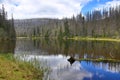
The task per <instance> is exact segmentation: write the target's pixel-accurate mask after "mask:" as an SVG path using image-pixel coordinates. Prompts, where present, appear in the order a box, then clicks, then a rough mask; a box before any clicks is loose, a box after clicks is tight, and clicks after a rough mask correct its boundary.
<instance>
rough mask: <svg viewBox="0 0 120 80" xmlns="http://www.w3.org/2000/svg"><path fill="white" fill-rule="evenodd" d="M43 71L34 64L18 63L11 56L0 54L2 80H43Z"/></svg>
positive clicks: (0, 78) (0, 75)
mask: <svg viewBox="0 0 120 80" xmlns="http://www.w3.org/2000/svg"><path fill="white" fill-rule="evenodd" d="M42 77H43V71H41V70H38V69H36V68H35V67H34V66H33V65H32V64H30V63H28V62H23V61H16V60H15V59H14V58H13V57H12V56H11V55H8V54H4V55H1V54H0V80H42Z"/></svg>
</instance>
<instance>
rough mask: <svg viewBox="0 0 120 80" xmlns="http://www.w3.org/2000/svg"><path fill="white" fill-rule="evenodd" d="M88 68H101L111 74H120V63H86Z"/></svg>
mask: <svg viewBox="0 0 120 80" xmlns="http://www.w3.org/2000/svg"><path fill="white" fill-rule="evenodd" d="M86 63H87V65H88V66H94V67H95V68H101V69H103V70H107V71H110V72H120V63H104V62H90V61H88V62H86Z"/></svg>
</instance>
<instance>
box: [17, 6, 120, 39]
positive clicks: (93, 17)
mask: <svg viewBox="0 0 120 80" xmlns="http://www.w3.org/2000/svg"><path fill="white" fill-rule="evenodd" d="M15 28H16V32H17V36H29V37H33V36H37V37H57V38H63V37H73V36H82V37H110V38H119V37H120V6H116V7H114V8H113V7H110V8H106V9H103V10H95V11H90V12H87V13H86V15H85V16H83V15H82V14H81V13H80V14H78V15H77V16H73V17H72V18H69V19H68V18H64V19H61V20H60V19H45V18H41V19H25V20H15Z"/></svg>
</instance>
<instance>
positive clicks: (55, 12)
mask: <svg viewBox="0 0 120 80" xmlns="http://www.w3.org/2000/svg"><path fill="white" fill-rule="evenodd" d="M2 4H4V6H5V9H6V11H7V12H8V13H9V14H8V18H11V14H12V13H13V14H14V18H15V19H25V18H60V19H61V18H64V17H68V18H70V17H72V16H73V15H75V16H76V15H77V14H79V13H80V12H82V13H83V14H85V13H86V12H87V11H92V10H95V9H102V8H108V7H110V6H112V7H114V6H116V5H120V0H0V5H2Z"/></svg>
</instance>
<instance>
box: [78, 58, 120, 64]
mask: <svg viewBox="0 0 120 80" xmlns="http://www.w3.org/2000/svg"><path fill="white" fill-rule="evenodd" d="M76 60H77V61H93V62H113V63H114V62H118V63H119V62H120V60H116V59H102V58H98V59H84V58H83V59H76Z"/></svg>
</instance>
